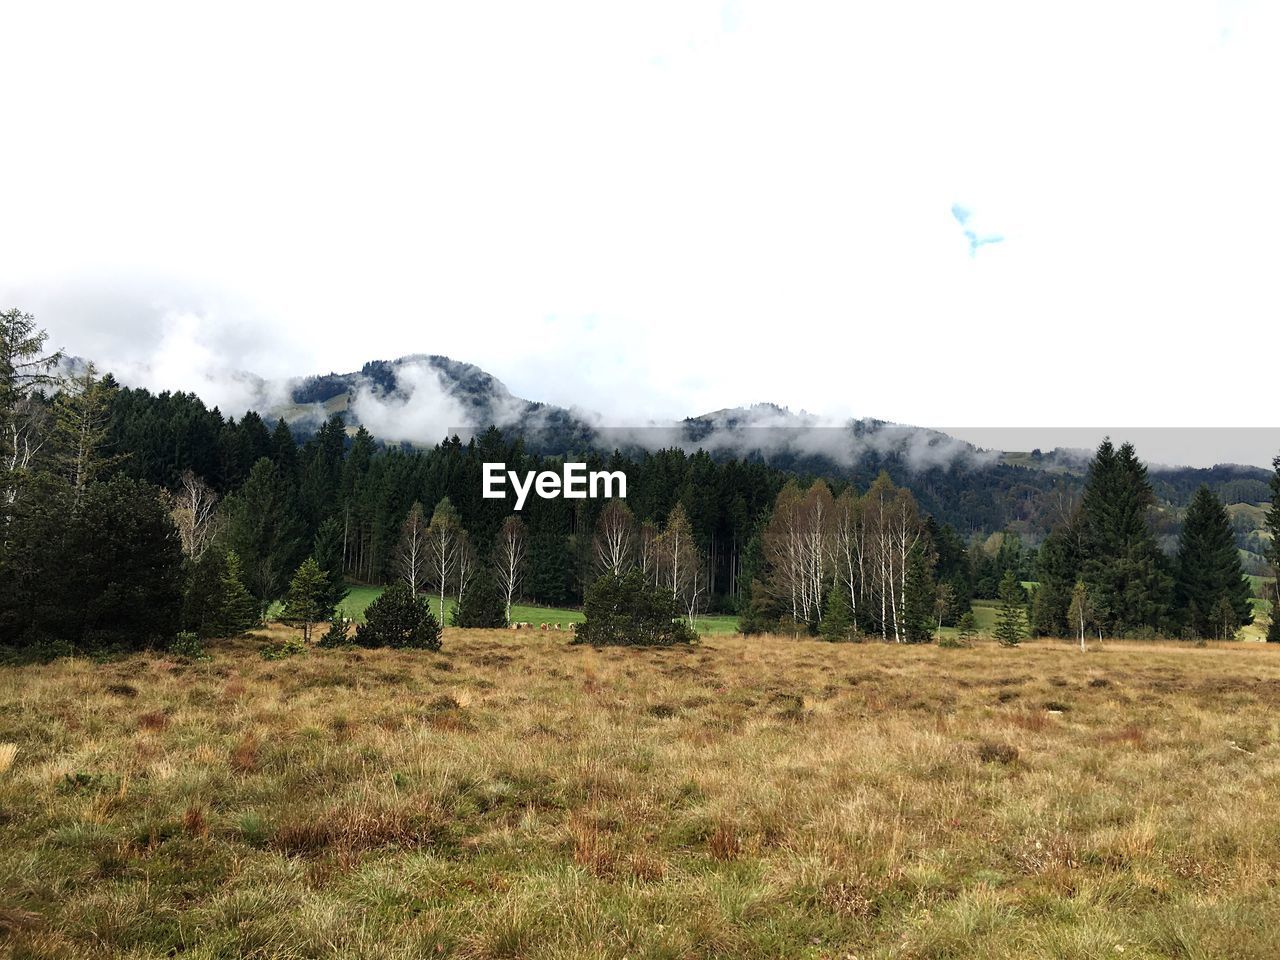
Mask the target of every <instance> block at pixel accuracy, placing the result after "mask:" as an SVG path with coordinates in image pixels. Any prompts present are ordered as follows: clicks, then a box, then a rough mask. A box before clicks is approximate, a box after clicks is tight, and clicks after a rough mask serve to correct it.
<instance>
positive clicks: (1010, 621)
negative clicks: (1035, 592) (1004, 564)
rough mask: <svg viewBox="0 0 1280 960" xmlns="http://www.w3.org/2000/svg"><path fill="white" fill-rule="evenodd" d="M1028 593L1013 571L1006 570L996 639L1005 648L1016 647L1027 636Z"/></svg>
mask: <svg viewBox="0 0 1280 960" xmlns="http://www.w3.org/2000/svg"><path fill="white" fill-rule="evenodd" d="M1026 602H1027V600H1026V593H1025V592H1024V591H1023V589H1022V584H1020V583H1019V582H1018V580H1017V578H1016V577H1015V575H1014V572H1013V570H1012V569H1010V570H1006V571H1005V575H1004V579H1003V580H1001V581H1000V618H999V620H997V622H996V639H997V640H999V641H1000V645H1001V646H1003V647H1016V646H1017V645H1018V644H1019V643H1021V642H1022V638H1023V636H1024V635H1025V632H1026V631H1025V627H1024V624H1023V615H1024V612H1025V609H1026Z"/></svg>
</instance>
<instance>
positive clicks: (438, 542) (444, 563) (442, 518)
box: [427, 497, 462, 623]
mask: <svg viewBox="0 0 1280 960" xmlns="http://www.w3.org/2000/svg"><path fill="white" fill-rule="evenodd" d="M461 531H462V525H461V524H460V523H459V522H458V512H457V511H456V510H454V509H453V504H452V503H451V502H450V500H449V498H448V497H444V498H443V499H442V500H441V501H440V502H439V503H438V504H436V509H435V511H434V512H433V513H432V514H431V526H430V527H428V528H427V571H428V573H429V574H430V577H431V583H432V585H433V586H434V587H435V588H436V590H437V593H438V594H439V597H440V622H441V623H443V622H444V595H445V591H447V590H448V589H449V586H450V584H452V583H453V578H454V571H455V570H456V569H457V565H458V534H459V533H460V532H461Z"/></svg>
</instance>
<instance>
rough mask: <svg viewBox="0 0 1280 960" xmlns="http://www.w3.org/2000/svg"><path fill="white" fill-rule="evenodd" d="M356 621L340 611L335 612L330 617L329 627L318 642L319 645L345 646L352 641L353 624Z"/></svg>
mask: <svg viewBox="0 0 1280 960" xmlns="http://www.w3.org/2000/svg"><path fill="white" fill-rule="evenodd" d="M353 623H354V621H352V620H349V619H347V618H346V617H344V616H343V615H342V614H340V613H335V614H334V615H333V616H332V617H330V618H329V629H327V630H326V631H325V632H324V634H323V635H322V636H321V637H320V639H319V640H318V641H317V642H316V646H318V647H345V646H348V645H349V644H350V643H351V625H352V624H353Z"/></svg>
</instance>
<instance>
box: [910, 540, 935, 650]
mask: <svg viewBox="0 0 1280 960" xmlns="http://www.w3.org/2000/svg"><path fill="white" fill-rule="evenodd" d="M934 590H935V587H934V583H933V575H932V574H931V573H930V571H929V562H928V558H927V557H926V556H925V554H924V550H922V549H921V548H920V546H919V545H917V546H916V547H915V548H914V549H912V551H911V553H910V555H909V556H908V557H907V572H906V587H905V590H904V594H903V595H904V607H905V609H904V610H903V616H902V624H903V633H904V635H905V639H906V641H907V643H928V642H929V641H930V640H932V639H933V603H934V600H935V599H936V595H935V593H934Z"/></svg>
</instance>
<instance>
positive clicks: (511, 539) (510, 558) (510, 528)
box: [494, 516, 526, 623]
mask: <svg viewBox="0 0 1280 960" xmlns="http://www.w3.org/2000/svg"><path fill="white" fill-rule="evenodd" d="M525 539H526V536H525V526H524V521H523V520H521V519H520V518H519V517H516V516H510V517H507V518H506V519H505V520H503V521H502V529H500V530H499V531H498V542H497V544H496V546H495V549H494V567H495V573H496V575H497V580H498V589H500V590H501V591H502V596H503V599H504V600H505V601H506V608H507V622H508V623H510V622H511V603H512V601H513V600H514V599H515V597H516V592H517V591H518V590H519V589H520V582H521V580H522V579H523V578H524V571H525Z"/></svg>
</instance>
